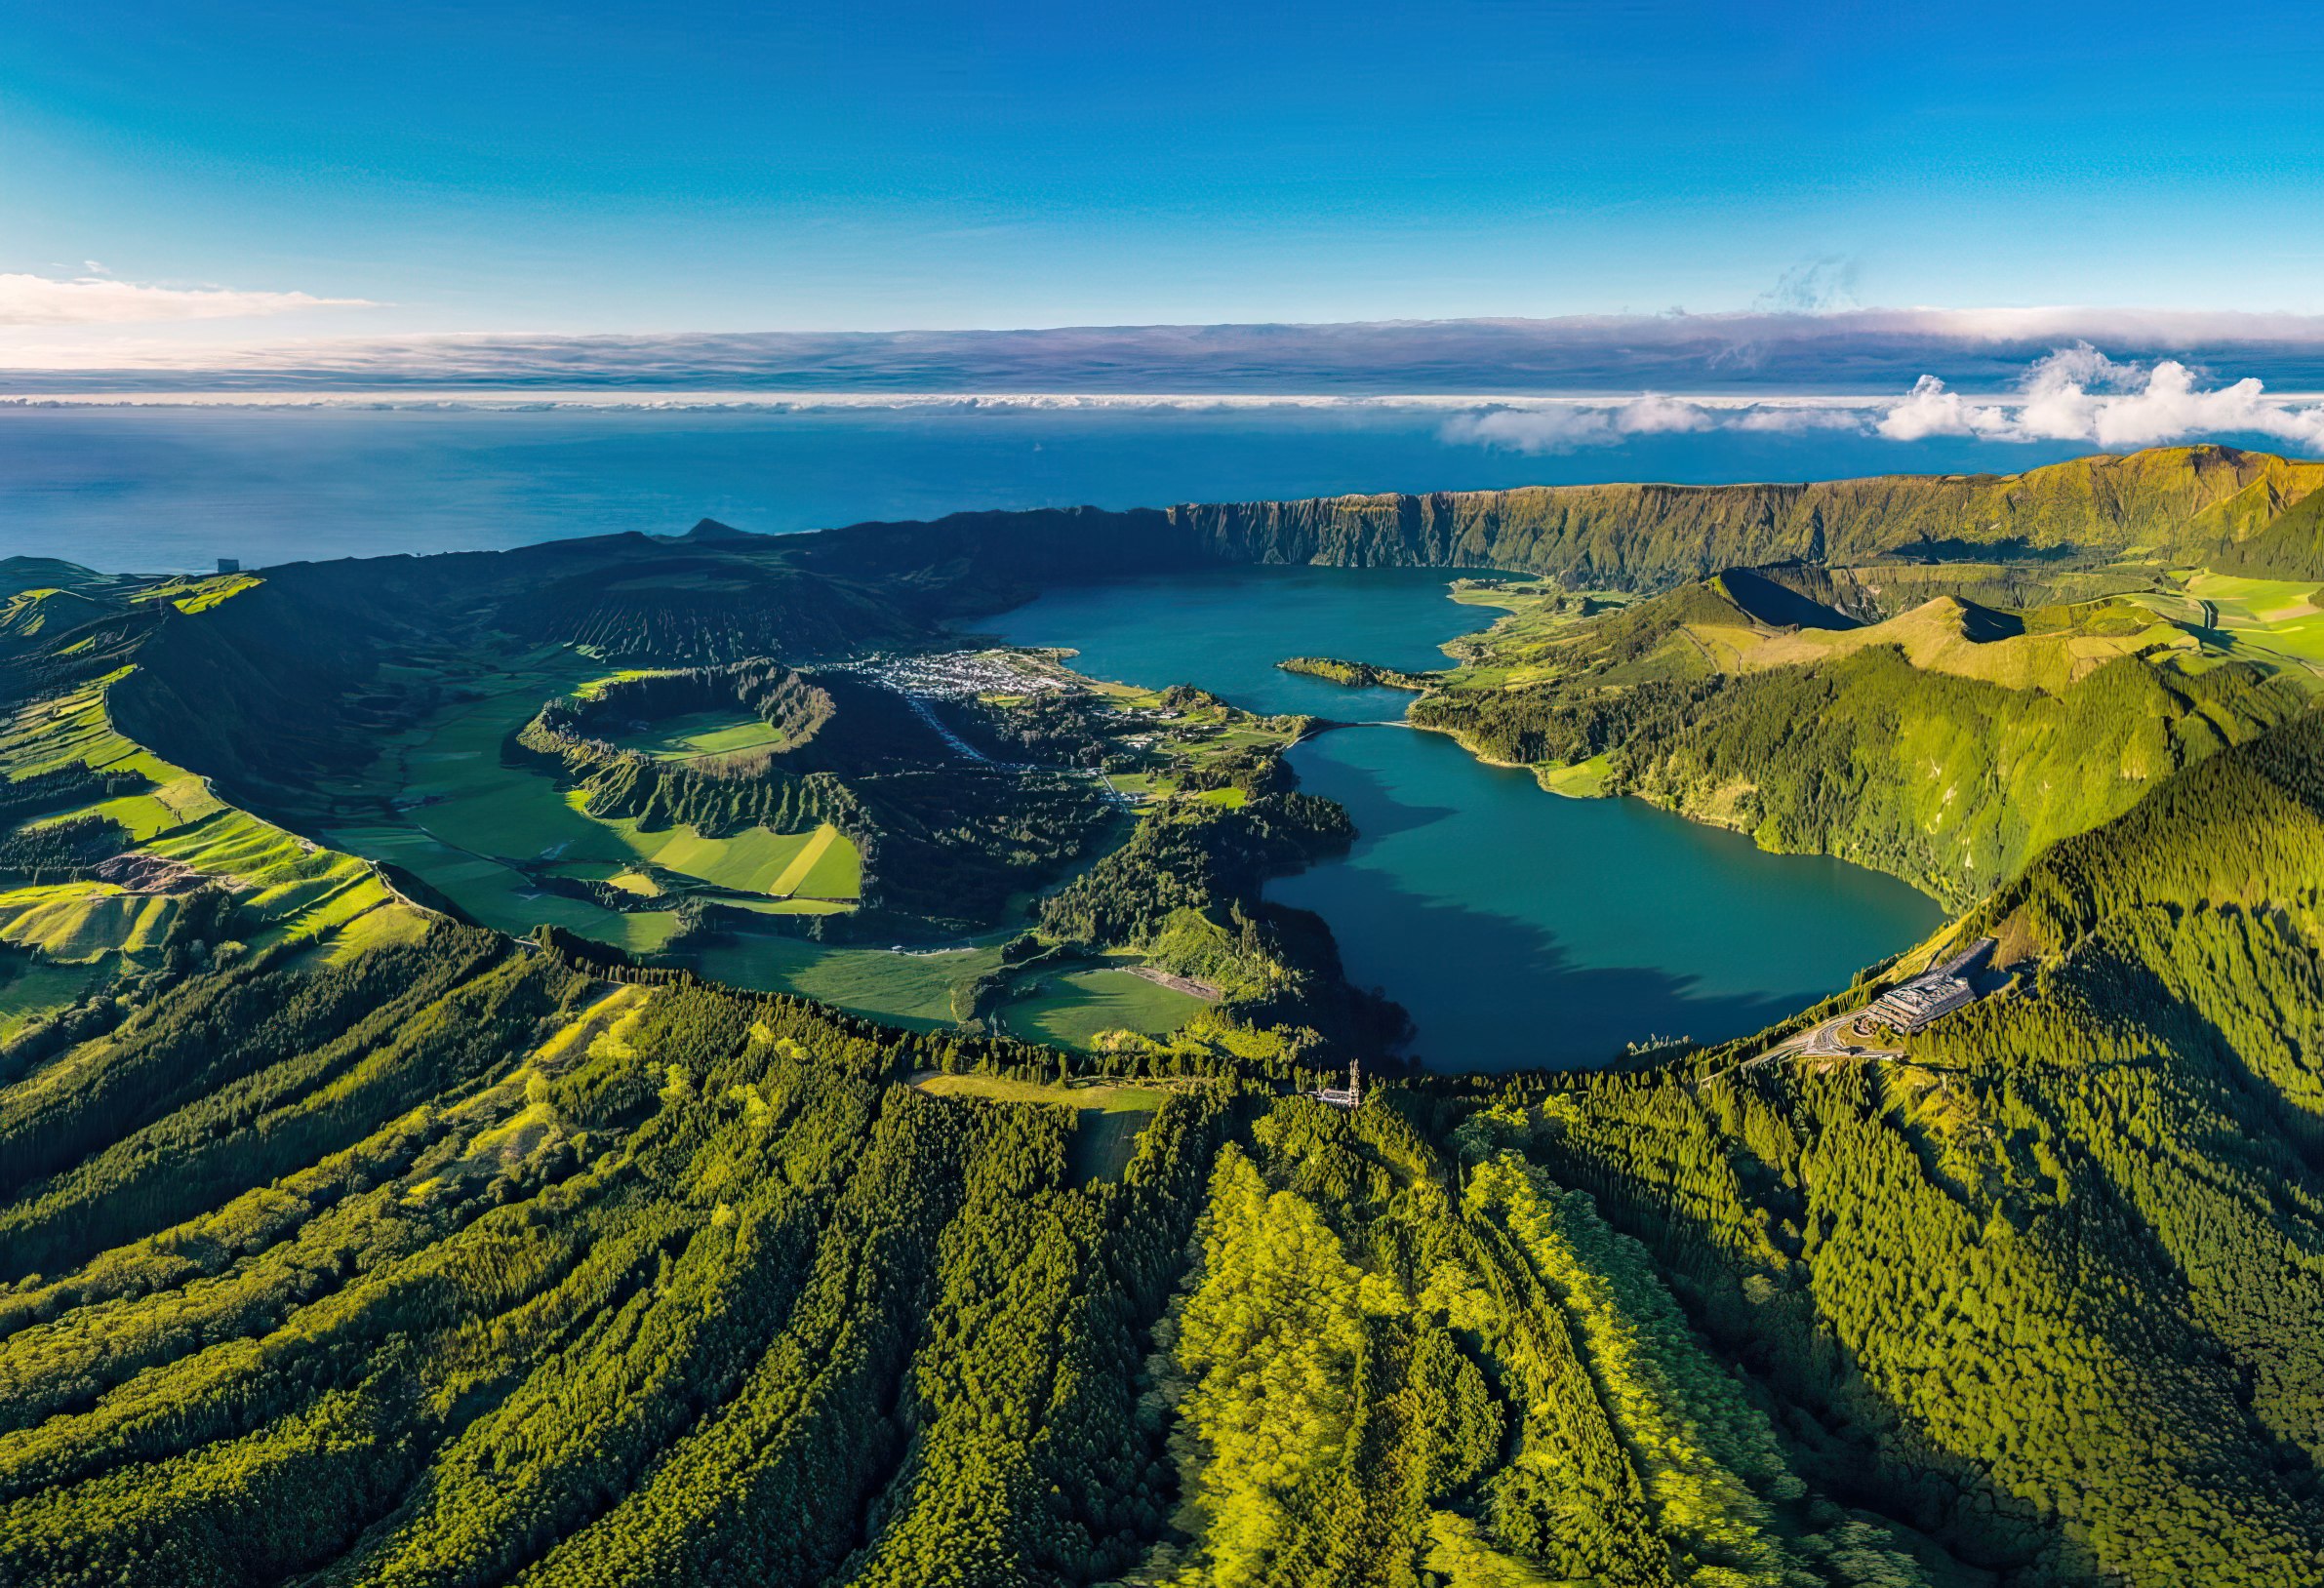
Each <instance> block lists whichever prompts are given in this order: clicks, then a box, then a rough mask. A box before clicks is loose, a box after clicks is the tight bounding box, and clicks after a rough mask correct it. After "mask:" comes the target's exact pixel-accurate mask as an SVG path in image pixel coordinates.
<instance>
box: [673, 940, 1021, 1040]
mask: <svg viewBox="0 0 2324 1588" xmlns="http://www.w3.org/2000/svg"><path fill="white" fill-rule="evenodd" d="M1004 935H1005V934H998V933H996V934H995V935H994V936H993V937H992V938H990V939H989V940H988V941H986V942H983V943H980V944H978V945H976V946H974V947H970V948H961V949H948V950H939V951H936V952H933V953H902V954H900V953H897V952H895V951H894V950H892V949H885V948H856V947H846V948H832V947H826V946H823V945H821V944H819V943H812V942H808V941H805V940H803V939H800V938H796V937H778V936H773V935H768V936H748V937H738V938H736V939H734V940H732V941H728V942H723V943H714V944H711V945H709V946H707V947H705V948H703V949H702V950H701V952H700V953H699V954H698V955H697V956H696V957H697V960H698V961H699V963H700V964H701V970H702V973H703V974H705V975H710V976H715V977H717V978H718V979H719V980H721V981H728V982H732V983H733V984H734V985H736V986H738V987H750V988H754V989H757V990H759V991H762V992H788V993H797V994H799V995H800V996H802V997H806V998H813V999H817V1000H819V1001H820V1002H822V1003H825V1004H829V1005H831V1006H832V1007H834V1008H836V1009H843V1010H846V1011H847V1012H849V1013H851V1014H862V1015H868V1016H871V1017H873V1018H876V1019H881V1020H887V1021H889V1022H891V1023H893V1024H896V1025H901V1026H905V1027H908V1028H909V1029H912V1030H915V1031H934V1030H937V1029H939V1028H941V1027H943V1026H948V1025H950V1024H952V1023H953V1019H952V984H953V983H954V982H956V981H963V980H967V979H970V978H972V977H975V976H980V975H982V974H984V973H986V972H989V971H993V970H996V969H998V968H999V966H1000V963H1001V949H1000V945H1001V942H1002V941H1003V938H1004Z"/></svg>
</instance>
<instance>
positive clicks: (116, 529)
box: [0, 403, 2088, 573]
mask: <svg viewBox="0 0 2324 1588" xmlns="http://www.w3.org/2000/svg"><path fill="white" fill-rule="evenodd" d="M1458 417H1459V415H1458V412H1457V411H1451V410H1447V409H1445V408H1442V407H1411V406H1397V405H1394V404H1361V405H1348V404H1339V405H1322V406H1300V405H1292V404H1276V405H1268V406H1262V407H1252V406H1232V407H1199V406H1167V407H1128V406H1102V407H1078V408H1076V407H1044V406H1032V405H1026V404H1022V403H1015V404H1012V403H982V404H962V405H955V406H948V407H902V408H846V409H831V408H824V409H806V410H799V411H794V412H781V411H776V410H770V409H767V408H754V409H712V408H677V409H665V410H656V409H581V408H554V409H546V410H533V411H493V410H476V409H464V410H426V409H409V408H404V409H344V408H263V407H260V408H251V407H166V408H165V407H87V406H69V407H36V406H8V405H0V556H5V555H15V554H30V555H40V556H59V557H65V558H69V559H71V560H73V561H76V562H81V563H85V564H87V565H89V566H91V567H94V568H99V569H102V570H105V571H107V572H155V573H163V572H179V571H184V570H190V569H204V568H208V567H209V566H211V564H212V563H213V562H214V560H215V559H217V558H219V557H236V558H239V559H240V560H241V561H242V563H243V565H244V566H245V567H250V568H260V567H264V566H267V565H269V564H274V563H282V562H291V561H300V560H306V559H320V558H332V557H373V556H381V555H384V554H388V553H395V552H413V553H429V552H443V551H464V550H476V549H490V548H498V547H505V546H514V545H524V544H529V543H531V542H534V541H540V540H548V539H556V538H561V537H565V536H581V535H603V534H609V533H616V532H621V531H629V530H638V531H644V532H647V533H650V534H669V533H675V532H678V531H682V530H684V529H686V528H687V527H688V526H689V525H691V524H692V523H693V522H694V521H695V520H696V519H698V518H701V517H704V516H707V517H711V518H716V519H720V520H723V521H724V522H726V523H729V524H733V525H734V526H736V527H737V528H739V529H744V530H753V531H759V532H764V533H770V534H773V533H786V532H790V531H796V530H806V529H817V528H821V527H824V526H828V525H834V524H849V523H857V522H861V521H862V520H865V519H882V518H887V519H893V518H927V517H934V516H938V515H941V514H943V513H947V512H953V511H959V510H964V509H971V508H1017V507H1039V506H1059V505H1079V504H1084V503H1087V504H1092V505H1096V506H1101V507H1113V508H1121V507H1137V506H1155V505H1168V504H1170V503H1173V502H1179V501H1221V500H1228V501H1232V500H1253V499H1262V498H1271V497H1284V496H1319V495H1334V494H1340V493H1345V492H1370V491H1437V490H1461V489H1471V488H1489V487H1499V486H1512V485H1533V484H1559V483H1576V482H1584V481H1606V480H1637V479H1653V480H1672V481H1681V482H1690V483H1710V482H1719V481H1735V480H1804V479H1816V478H1832V477H1837V476H1843V475H1852V474H1871V473H1881V472H1886V471H1891V470H1899V469H1903V470H1914V471H1925V472H1945V471H1957V470H1973V469H2016V468H2024V467H2028V466H2030V465H2033V464H2036V463H2041V462H2048V461H2054V460H2056V459H2057V458H2060V457H2070V456H2073V455H2074V454H2076V453H2077V452H2082V451H2087V450H2088V449H2087V448H2081V447H2076V446H2073V445H2068V444H2050V445H2043V446H2013V445H2008V444H2004V443H1995V442H1977V441H1970V440H1962V439H1933V440H1929V441H1924V442H1917V443H1911V444H1900V443H1893V442H1888V441H1882V440H1878V439H1876V438H1872V437H1868V436H1864V435H1858V434H1844V433H1833V432H1824V433H1817V434H1810V435H1783V434H1759V433H1743V432H1736V431H1718V432H1710V433H1700V434H1680V435H1663V436H1639V437H1633V438H1630V439H1629V440H1627V441H1626V442H1624V443H1623V444H1622V445H1619V446H1610V447H1596V448H1587V449H1583V450H1581V451H1576V452H1571V453H1564V454H1527V453H1519V452H1510V451H1501V450H1494V449H1491V448H1488V447H1484V446H1480V445H1478V444H1476V443H1475V442H1473V441H1470V440H1464V439H1462V438H1461V436H1460V434H1459V433H1458V426H1457V424H1456V420H1457V419H1458Z"/></svg>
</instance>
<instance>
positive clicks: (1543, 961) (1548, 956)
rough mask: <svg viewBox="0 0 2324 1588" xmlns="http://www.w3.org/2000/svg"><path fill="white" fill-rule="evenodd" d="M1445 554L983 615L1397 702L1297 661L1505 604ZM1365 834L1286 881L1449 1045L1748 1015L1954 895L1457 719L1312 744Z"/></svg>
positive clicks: (1255, 691) (1600, 1054)
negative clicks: (1783, 849)
mask: <svg viewBox="0 0 2324 1588" xmlns="http://www.w3.org/2000/svg"><path fill="white" fill-rule="evenodd" d="M1446 578H1447V576H1446V575H1445V574H1444V573H1442V572H1437V571H1430V572H1422V571H1410V570H1396V571H1379V572H1361V573H1359V572H1348V571H1342V570H1332V569H1313V568H1300V569H1284V570H1275V569H1262V570H1252V571H1237V572H1232V573H1222V574H1217V575H1201V576H1189V577H1184V578H1177V579H1162V580H1141V581H1139V582H1137V583H1135V584H1118V585H1101V586H1093V587H1084V588H1076V589H1066V590H1056V591H1052V592H1050V593H1049V594H1047V595H1045V596H1043V597H1041V598H1040V599H1039V600H1037V601H1035V602H1033V603H1032V604H1030V605H1028V606H1025V607H1022V608H1020V609H1018V610H1017V611H1015V612H1013V613H1009V614H1007V615H1004V616H1003V617H1000V618H997V619H993V620H989V621H986V622H983V623H981V624H980V625H979V627H980V628H982V629H984V630H986V631H989V632H996V633H1000V634H1002V635H1003V636H1005V637H1006V638H1008V639H1010V640H1013V641H1015V642H1016V643H1019V644H1023V645H1065V646H1073V647H1075V648H1077V649H1079V650H1080V652H1081V653H1082V655H1081V659H1080V660H1079V662H1077V663H1076V665H1078V666H1079V667H1080V668H1081V669H1082V670H1083V671H1085V672H1089V673H1092V674H1094V675H1096V676H1098V677H1102V678H1110V679H1120V680H1122V681H1125V682H1133V683H1140V684H1146V685H1162V684H1173V683H1191V684H1199V685H1201V686H1203V687H1204V688H1206V689H1211V690H1215V691H1217V692H1218V693H1220V694H1221V695H1225V696H1226V697H1227V698H1228V699H1230V700H1233V701H1234V702H1235V703H1236V704H1238V705H1242V706H1246V707H1249V708H1250V709H1252V710H1256V711H1267V712H1283V711H1305V712H1312V713H1316V714H1318V715H1323V716H1328V717H1332V718H1335V719H1337V720H1341V721H1348V722H1367V723H1372V724H1382V723H1383V722H1388V721H1391V720H1392V719H1396V718H1399V717H1401V715H1402V712H1403V708H1404V706H1405V704H1406V702H1407V701H1408V700H1409V698H1410V696H1408V695H1400V694H1397V693H1395V692H1393V691H1386V690H1344V689H1341V688H1339V687H1338V686H1336V685H1332V684H1328V683H1325V682H1323V681H1321V680H1317V679H1307V678H1300V677H1297V676H1295V675H1292V674H1289V673H1285V672H1282V671H1281V670H1279V669H1278V668H1276V667H1275V665H1274V663H1275V662H1276V661H1277V660H1278V659H1280V658H1281V657H1282V656H1285V655H1297V654H1300V653H1302V652H1304V653H1311V654H1322V655H1338V656H1345V657H1350V658H1354V659H1358V660H1365V661H1374V662H1382V663H1385V664H1387V665H1390V666H1398V667H1407V668H1422V667H1433V666H1438V665H1442V663H1443V660H1444V658H1443V656H1442V655H1441V654H1440V653H1439V652H1438V650H1437V647H1438V646H1440V645H1441V644H1442V643H1443V642H1444V641H1446V640H1448V639H1451V638H1453V637H1454V636H1456V635H1459V634H1463V633H1467V632H1469V631H1471V630H1473V629H1475V628H1478V627H1481V626H1483V624H1484V622H1486V621H1488V620H1490V618H1491V617H1492V616H1493V613H1492V611H1491V609H1479V608H1469V607H1462V606H1458V605H1456V604H1455V603H1453V602H1452V601H1450V600H1448V599H1446V597H1445V581H1446ZM1291 759H1292V765H1293V766H1294V767H1295V768H1297V769H1298V772H1299V774H1300V780H1301V786H1302V787H1303V788H1305V789H1306V790H1307V791H1309V792H1310V793H1315V794H1321V795H1324V796H1326V797H1327V798H1330V799H1334V800H1338V801H1339V802H1340V803H1341V804H1342V805H1343V806H1345V807H1346V808H1347V810H1348V812H1349V814H1351V815H1353V816H1354V818H1355V822H1356V827H1357V829H1358V834H1359V836H1358V837H1357V840H1356V842H1355V845H1354V846H1353V848H1352V849H1351V850H1350V852H1349V853H1348V854H1346V855H1345V856H1344V857H1343V858H1340V859H1335V860H1331V861H1327V862H1326V863H1324V864H1322V865H1319V866H1316V867H1314V868H1312V869H1310V870H1307V871H1304V872H1302V873H1300V874H1298V875H1296V876H1292V877H1286V878H1283V879H1280V880H1278V881H1276V882H1274V883H1271V884H1270V885H1269V886H1268V889H1267V896H1268V897H1269V898H1273V899H1277V900H1280V901H1281V902H1283V903H1286V904H1294V905H1298V906H1300V907H1302V908H1303V909H1310V910H1314V911H1316V912H1317V913H1318V914H1320V915H1321V916H1323V918H1324V919H1325V920H1326V921H1328V922H1330V923H1331V927H1332V932H1333V934H1334V935H1335V936H1336V937H1337V938H1338V939H1339V942H1340V952H1341V957H1342V960H1343V961H1344V963H1345V965H1346V967H1347V972H1348V974H1349V976H1350V977H1351V978H1352V979H1353V980H1355V981H1356V982H1357V983H1359V984H1360V985H1364V986H1375V987H1379V988H1381V989H1382V991H1384V992H1385V993H1386V994H1387V995H1388V996H1389V997H1391V998H1393V999H1395V1000H1396V1001H1397V1002H1398V1003H1400V1004H1402V1005H1403V1006H1404V1007H1405V1008H1406V1009H1407V1010H1409V1011H1410V1012H1411V1013H1412V1016H1413V1020H1414V1024H1415V1026H1416V1027H1417V1035H1416V1037H1415V1039H1414V1041H1413V1044H1412V1052H1414V1053H1415V1054H1416V1055H1417V1056H1418V1057H1420V1058H1422V1060H1424V1061H1425V1062H1427V1063H1428V1064H1429V1065H1431V1066H1432V1067H1434V1068H1437V1069H1444V1070H1501V1069H1515V1068H1525V1067H1529V1066H1534V1065H1553V1066H1560V1067H1574V1066H1586V1065H1592V1064H1597V1063H1602V1062H1604V1061H1606V1060H1607V1059H1609V1058H1611V1057H1613V1056H1615V1055H1616V1054H1618V1053H1619V1052H1621V1050H1622V1048H1623V1045H1624V1044H1625V1043H1628V1042H1632V1041H1637V1040H1642V1039H1644V1038H1647V1037H1650V1036H1661V1037H1677V1036H1691V1037H1694V1038H1696V1039H1698V1040H1702V1041H1712V1040H1717V1039H1722V1038H1727V1037H1734V1036H1741V1035H1743V1034H1745V1033H1747V1032H1750V1031H1754V1030H1757V1029H1758V1028H1759V1027H1761V1026H1763V1025H1765V1024H1767V1023H1768V1022H1770V1021H1772V1020H1775V1019H1777V1018H1780V1017H1781V1016H1783V1015H1784V1014H1787V1013H1789V1012H1792V1011H1793V1010H1796V1009H1798V1008H1800V1007H1801V1006H1802V1005H1804V1004H1807V1003H1811V1002H1813V1001H1815V1000H1816V999H1818V998H1821V997H1823V996H1824V995H1825V994H1827V993H1830V992H1833V991H1836V990H1837V989H1838V988H1840V987H1842V986H1844V985H1846V983H1847V981H1848V979H1849V977H1850V976H1851V975H1853V974H1854V973H1856V971H1858V970H1859V969H1860V968H1862V967H1863V966H1864V965H1867V964H1870V963H1871V962H1872V961H1874V960H1878V959H1882V958H1884V957H1886V956H1887V955H1889V954H1892V953H1894V952H1896V951H1897V950H1898V949H1900V948H1903V947H1904V946H1905V945H1906V944H1908V943H1911V942H1913V941H1915V940H1917V939H1919V938H1920V937H1922V936H1924V935H1926V934H1927V933H1929V932H1931V931H1933V930H1934V929H1935V928H1936V927H1937V925H1938V924H1939V922H1940V921H1941V920H1942V919H1943V912H1942V911H1941V910H1940V909H1939V908H1938V906H1937V905H1936V903H1935V902H1934V901H1933V900H1931V899H1929V898H1928V897H1927V896H1926V895H1924V894H1922V893H1918V892H1917V891H1915V890H1914V889H1912V888H1909V887H1907V886H1906V885H1904V884H1903V883H1901V882H1899V881H1897V880H1895V879H1894V878H1891V877H1887V876H1884V875H1882V874H1880V873H1878V872H1874V871H1867V870H1865V869H1863V868H1862V867H1859V866H1852V865H1848V864H1845V863H1843V862H1841V861H1838V860H1830V859H1824V858H1822V857H1819V856H1812V855H1778V854H1765V853H1763V852H1762V851H1760V850H1759V849H1758V848H1757V847H1756V846H1754V845H1753V844H1752V843H1751V842H1750V841H1749V840H1748V839H1746V838H1743V837H1742V836H1741V835H1739V834H1736V833H1730V832H1725V831H1722V830H1720V829H1718V828H1713V827H1705V826H1702V825H1699V824H1697V823H1695V822H1690V821H1686V820H1683V819H1681V818H1679V817H1677V816H1674V815H1671V814H1668V813H1666V812H1663V811H1659V810H1656V809H1655V808H1653V807H1651V806H1648V805H1646V804H1644V803H1643V802H1641V801H1637V800H1570V799H1563V798H1560V797H1559V796H1556V795H1553V794H1548V793H1544V792H1543V790H1542V789H1541V787H1540V785H1538V784H1537V783H1536V782H1535V781H1534V780H1533V777H1532V776H1531V775H1530V774H1526V773H1523V772H1516V771H1511V770H1508V769H1505V768H1495V767H1488V766H1485V765H1483V764H1482V763H1480V762H1478V761H1476V760H1475V759H1474V758H1472V757H1471V756H1469V755H1468V753H1467V752H1466V751H1464V750H1463V749H1462V748H1461V747H1460V746H1459V745H1458V744H1456V743H1454V742H1453V741H1452V740H1451V739H1449V738H1447V737H1445V736H1444V735H1442V734H1427V733H1422V732H1421V731H1419V730H1417V729H1411V728H1406V727H1403V726H1401V725H1395V726H1365V727H1351V728H1346V729H1341V730H1337V731H1334V732H1332V733H1328V734H1322V735H1320V736H1318V737H1316V738H1313V739H1310V740H1308V741H1307V742H1305V743H1303V744H1302V745H1300V746H1298V747H1297V748H1296V749H1294V750H1293V751H1292V755H1291Z"/></svg>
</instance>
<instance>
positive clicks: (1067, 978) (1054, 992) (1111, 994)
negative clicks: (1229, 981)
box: [1001, 968, 1210, 1049]
mask: <svg viewBox="0 0 2324 1588" xmlns="http://www.w3.org/2000/svg"><path fill="white" fill-rule="evenodd" d="M1208 1008H1210V1006H1209V1005H1208V1004H1206V1003H1204V1002H1203V1001H1202V1000H1201V999H1199V998H1196V997H1194V996H1193V995H1192V994H1190V993H1182V992H1180V991H1178V990H1177V989H1175V988H1171V987H1165V986H1162V985H1160V984H1158V983H1156V982H1152V981H1148V980H1146V978H1145V977H1143V976H1141V975H1133V974H1131V973H1129V972H1128V971H1117V970H1112V969H1107V968H1101V969H1097V970H1089V971H1071V972H1067V973H1064V974H1062V975H1053V976H1050V977H1048V978H1047V984H1046V985H1045V986H1044V987H1043V989H1042V990H1041V991H1040V992H1038V993H1036V994H1034V995H1033V996H1032V997H1030V998H1022V999H1017V1000H1014V1001H1012V1002H1010V1003H1008V1004H1004V1005H1003V1006H1001V1013H1002V1018H1004V1019H1005V1020H1006V1021H1007V1022H1008V1024H1009V1028H1010V1029H1011V1030H1012V1031H1014V1032H1015V1033H1016V1034H1017V1035H1019V1036H1021V1037H1024V1038H1026V1039H1028V1040H1030V1041H1034V1042H1046V1043H1054V1044H1056V1045H1057V1046H1058V1047H1061V1048H1076V1049H1088V1048H1090V1047H1091V1046H1093V1045H1094V1044H1095V1043H1096V1041H1097V1039H1098V1034H1099V1033H1100V1032H1102V1031H1124V1030H1128V1031H1141V1032H1143V1033H1145V1034H1146V1035H1147V1036H1155V1037H1158V1036H1161V1035H1163V1034H1164V1033H1166V1032H1171V1031H1175V1030H1177V1029H1178V1028H1179V1027H1180V1026H1182V1025H1184V1024H1185V1023H1186V1022H1187V1021H1188V1020H1190V1019H1192V1018H1193V1017H1194V1016H1195V1015H1197V1014H1199V1013H1201V1012H1203V1011H1204V1010H1206V1009H1208Z"/></svg>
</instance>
